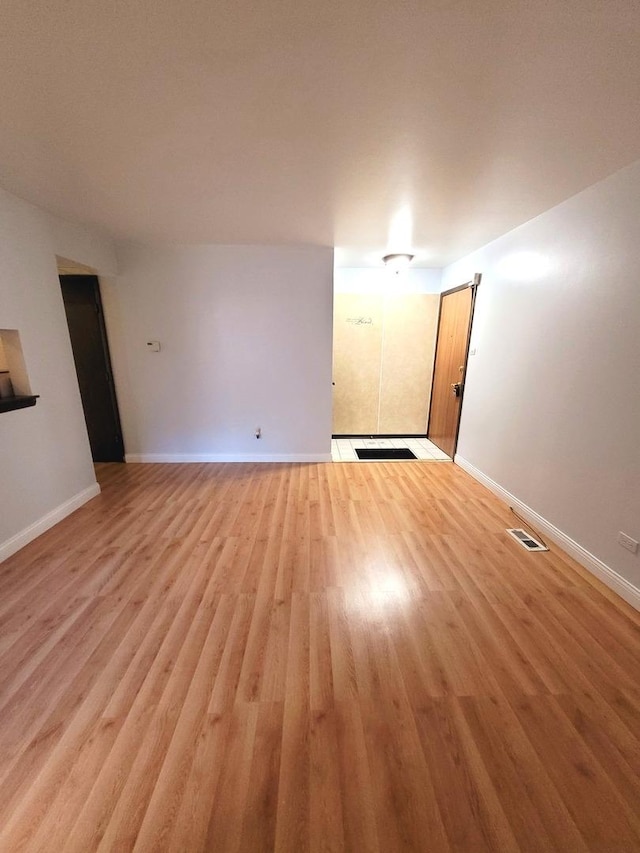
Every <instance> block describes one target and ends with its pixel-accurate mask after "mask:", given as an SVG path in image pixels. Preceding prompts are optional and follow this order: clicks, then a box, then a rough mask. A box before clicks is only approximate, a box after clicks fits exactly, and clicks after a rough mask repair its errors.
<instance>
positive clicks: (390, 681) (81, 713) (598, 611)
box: [0, 462, 640, 853]
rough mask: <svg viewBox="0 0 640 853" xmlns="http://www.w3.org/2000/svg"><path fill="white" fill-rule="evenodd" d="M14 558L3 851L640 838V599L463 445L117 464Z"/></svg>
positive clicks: (482, 844) (547, 843)
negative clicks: (373, 459) (396, 456)
mask: <svg viewBox="0 0 640 853" xmlns="http://www.w3.org/2000/svg"><path fill="white" fill-rule="evenodd" d="M98 474H99V479H100V482H101V484H102V487H103V492H102V494H101V495H100V496H99V497H98V498H95V499H94V500H92V501H91V502H90V503H88V504H87V505H86V506H84V507H83V508H82V509H80V510H79V511H78V512H76V513H75V514H74V515H73V516H70V517H69V518H67V519H65V520H64V521H63V522H62V523H60V524H59V525H57V526H56V527H55V528H53V529H52V530H50V531H49V532H47V533H46V534H44V535H43V536H41V537H40V538H39V539H37V540H36V541H35V542H33V543H31V544H30V545H29V546H28V547H26V548H24V549H23V550H22V551H21V552H19V553H18V554H16V555H14V556H13V557H12V558H10V559H9V560H7V561H6V562H5V563H3V564H2V566H0V625H1V631H0V677H1V692H0V851H2V853H5V851H10V853H13V851H55V853H59V851H74V853H75V851H78V853H80V851H82V853H85V851H93V850H99V851H130V850H136V851H154V853H158V851H182V853H185V852H186V853H197V851H216V853H232V851H233V852H234V853H235V851H238V853H245V851H246V852H247V853H249V851H272V850H277V851H292V853H293V852H294V851H295V853H302V851H341V850H346V851H354V853H365V851H380V853H394V851H425V853H439V851H459V852H460V853H467V851H468V853H481V852H482V851H531V853H540V851H563V853H574V851H576V853H577V851H603V853H604V851H607V853H612V851H615V853H622V851H625V852H626V851H639V850H640V678H639V675H640V617H639V615H638V614H637V613H636V612H635V611H633V610H632V609H631V608H630V607H629V606H628V605H626V604H625V603H624V602H622V601H621V600H620V599H618V598H616V596H615V595H613V593H611V592H609V591H608V590H606V589H605V588H604V587H602V586H601V585H600V584H599V583H598V582H597V581H595V580H592V579H591V578H590V576H588V575H587V573H586V572H585V571H584V570H582V569H581V568H580V567H579V566H577V565H576V564H575V563H573V562H572V561H571V560H570V559H569V558H568V557H566V556H564V555H563V554H562V553H560V552H558V551H557V550H555V549H554V550H553V551H552V552H551V553H548V554H545V553H542V554H540V553H539V554H528V553H526V552H525V551H524V550H523V549H522V548H520V546H519V545H518V544H517V543H515V542H514V541H513V540H512V539H511V538H510V537H509V536H508V535H507V534H506V533H505V531H504V528H505V527H507V526H512V525H513V523H514V520H513V516H512V515H511V514H510V513H509V511H508V509H507V507H505V506H504V505H503V504H501V503H500V502H499V501H498V500H496V499H495V498H494V497H493V496H492V495H491V494H490V493H488V492H487V491H486V490H485V489H484V488H483V487H482V486H480V485H479V484H477V483H476V482H474V481H473V480H472V479H471V478H469V477H468V476H467V475H466V474H465V473H464V472H463V471H461V470H460V469H459V468H457V467H455V466H454V465H450V464H446V463H438V464H432V465H431V464H428V463H413V462H409V463H402V464H399V463H369V464H367V465H353V464H348V463H346V464H324V465H284V464H282V465H275V464H273V465H265V464H262V465H254V464H234V465H231V464H220V465H213V464H207V465H205V464H202V465H201V464H191V465H127V466H125V465H103V466H99V470H98Z"/></svg>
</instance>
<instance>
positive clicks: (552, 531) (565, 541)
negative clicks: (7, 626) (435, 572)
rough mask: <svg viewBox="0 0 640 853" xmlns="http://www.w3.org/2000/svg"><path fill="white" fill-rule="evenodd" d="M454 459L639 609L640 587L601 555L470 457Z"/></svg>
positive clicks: (474, 477)
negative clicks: (539, 513) (516, 495)
mask: <svg viewBox="0 0 640 853" xmlns="http://www.w3.org/2000/svg"><path fill="white" fill-rule="evenodd" d="M453 461H454V462H455V463H456V465H459V466H460V467H461V468H462V469H463V470H465V471H466V472H467V474H470V475H471V476H472V477H473V479H474V480H477V481H478V482H479V483H482V485H483V486H486V487H487V488H488V489H489V490H490V491H492V492H493V493H494V494H495V495H497V496H498V497H499V498H501V499H502V500H503V501H505V503H507V504H509V506H512V507H513V508H514V509H516V510H517V511H518V512H519V513H520V515H522V516H523V517H524V518H526V519H528V520H529V521H530V522H531V524H532V525H533V526H534V527H536V528H537V529H538V530H540V532H542V533H544V534H545V535H546V536H548V537H549V539H551V541H552V542H555V543H556V545H559V546H560V547H561V548H562V550H563V551H566V552H567V554H569V556H570V557H573V559H574V560H576V562H578V563H580V565H581V566H584V568H585V569H587V571H589V572H591V574H593V575H595V576H596V577H597V578H599V580H601V581H602V582H603V583H604V584H606V585H607V586H608V587H609V588H610V589H612V590H613V591H614V592H616V593H617V594H618V595H619V596H620V597H621V598H624V600H625V601H626V602H628V603H629V604H630V605H631V606H632V607H635V608H636V610H640V589H638V588H637V587H635V586H634V585H633V584H632V583H630V582H629V581H628V580H627V579H626V578H623V577H622V575H619V574H618V572H616V571H615V570H614V569H612V568H611V567H610V566H607V564H606V563H603V562H602V560H600V559H598V557H596V556H595V555H594V554H592V553H591V552H590V551H587V549H586V548H583V547H582V545H580V544H579V543H578V542H576V541H575V540H573V539H571V537H569V536H567V534H566V533H563V532H562V530H559V529H558V528H557V527H555V525H553V524H551V522H550V521H547V519H546V518H543V517H542V516H541V515H538V513H537V512H535V510H533V509H531V508H530V507H528V506H527V505H526V504H524V503H522V501H521V500H518V498H517V497H515V495H512V494H511V493H510V492H508V491H507V490H506V489H504V488H503V487H502V486H501V485H500V484H499V483H496V482H495V481H494V480H492V479H491V478H490V477H487V475H486V474H483V473H482V471H480V470H479V469H478V468H476V467H475V465H472V464H471V462H467V460H466V459H464V458H463V457H462V456H457V455H456V457H455V458H454V460H453Z"/></svg>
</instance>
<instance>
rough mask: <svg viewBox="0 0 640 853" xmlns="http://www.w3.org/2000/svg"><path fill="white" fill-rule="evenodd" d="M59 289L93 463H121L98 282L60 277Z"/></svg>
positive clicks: (84, 277) (87, 277) (121, 448)
mask: <svg viewBox="0 0 640 853" xmlns="http://www.w3.org/2000/svg"><path fill="white" fill-rule="evenodd" d="M60 285H61V287H62V297H63V299H64V307H65V311H66V314H67V323H68V324H69V334H70V335H71V347H72V349H73V360H74V362H75V365H76V373H77V374H78V384H79V386H80V395H81V397H82V408H83V409H84V418H85V421H86V422H87V432H88V434H89V443H90V444H91V453H92V455H93V461H94V462H122V461H123V459H124V443H123V441H122V430H121V429H120V417H119V414H118V404H117V401H116V392H115V387H114V384H113V376H112V373H111V361H110V359H109V348H108V343H107V334H106V329H105V325H104V317H103V315H102V302H101V300H100V287H99V284H98V279H97V277H96V276H94V275H61V276H60Z"/></svg>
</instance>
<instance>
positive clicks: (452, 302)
mask: <svg viewBox="0 0 640 853" xmlns="http://www.w3.org/2000/svg"><path fill="white" fill-rule="evenodd" d="M474 297H475V288H474V287H471V286H470V287H463V288H456V289H455V290H452V291H449V292H448V293H443V294H442V297H441V300H440V317H439V320H438V336H437V342H436V357H435V366H434V373H433V386H432V388H433V390H432V393H431V408H430V409H429V426H428V429H427V438H428V439H429V440H430V441H432V442H433V443H434V444H436V445H437V446H438V447H439V448H440V449H441V450H444V452H445V453H446V454H447V455H448V456H451V457H453V454H454V453H455V450H456V444H457V441H458V427H459V425H460V412H461V408H462V396H463V393H464V380H465V372H466V369H467V354H468V349H469V333H470V330H471V318H472V314H473V303H474Z"/></svg>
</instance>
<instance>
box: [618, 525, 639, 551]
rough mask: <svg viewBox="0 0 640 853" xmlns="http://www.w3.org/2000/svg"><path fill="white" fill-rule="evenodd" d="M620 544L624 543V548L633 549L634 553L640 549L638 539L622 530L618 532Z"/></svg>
mask: <svg viewBox="0 0 640 853" xmlns="http://www.w3.org/2000/svg"><path fill="white" fill-rule="evenodd" d="M618 544H619V545H622V547H623V548H626V549H627V551H631V553H632V554H635V553H636V552H637V550H638V543H637V542H636V540H635V539H632V538H631V537H630V536H627V534H626V533H623V532H622V530H621V531H620V532H619V533H618Z"/></svg>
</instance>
